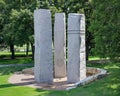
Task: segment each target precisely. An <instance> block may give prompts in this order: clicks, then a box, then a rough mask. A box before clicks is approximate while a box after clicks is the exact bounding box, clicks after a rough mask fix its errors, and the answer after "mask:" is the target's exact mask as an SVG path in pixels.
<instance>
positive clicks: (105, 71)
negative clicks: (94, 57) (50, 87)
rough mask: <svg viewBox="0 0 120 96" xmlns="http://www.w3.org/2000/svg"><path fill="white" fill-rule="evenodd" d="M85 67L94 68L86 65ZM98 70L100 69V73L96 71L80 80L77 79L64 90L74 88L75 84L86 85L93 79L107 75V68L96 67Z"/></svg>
mask: <svg viewBox="0 0 120 96" xmlns="http://www.w3.org/2000/svg"><path fill="white" fill-rule="evenodd" d="M87 68H94V67H87ZM96 69H97V70H98V71H100V73H97V74H95V75H92V76H89V77H87V78H85V79H83V80H81V81H78V82H76V83H75V84H74V86H73V87H69V88H66V90H70V89H73V88H76V87H77V86H83V85H86V84H88V83H90V82H92V81H95V80H97V79H100V78H102V77H104V76H106V75H107V70H104V69H101V68H96Z"/></svg>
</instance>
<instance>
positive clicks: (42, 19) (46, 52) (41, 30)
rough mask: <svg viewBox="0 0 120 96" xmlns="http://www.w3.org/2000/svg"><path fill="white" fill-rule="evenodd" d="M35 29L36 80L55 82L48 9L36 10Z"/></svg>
mask: <svg viewBox="0 0 120 96" xmlns="http://www.w3.org/2000/svg"><path fill="white" fill-rule="evenodd" d="M34 24H35V25H34V29H35V70H34V73H35V81H36V82H38V83H40V82H53V62H52V59H53V58H52V57H53V55H52V24H51V13H50V10H47V9H38V10H35V11H34Z"/></svg>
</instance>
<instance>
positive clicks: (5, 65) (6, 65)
mask: <svg viewBox="0 0 120 96" xmlns="http://www.w3.org/2000/svg"><path fill="white" fill-rule="evenodd" d="M33 65H34V64H4V65H0V68H1V67H14V66H33Z"/></svg>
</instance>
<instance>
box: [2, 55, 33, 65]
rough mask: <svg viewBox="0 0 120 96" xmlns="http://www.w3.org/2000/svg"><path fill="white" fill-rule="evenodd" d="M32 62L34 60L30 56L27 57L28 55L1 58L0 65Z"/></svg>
mask: <svg viewBox="0 0 120 96" xmlns="http://www.w3.org/2000/svg"><path fill="white" fill-rule="evenodd" d="M31 63H32V64H33V63H34V61H33V60H32V58H28V57H21V58H17V59H14V60H12V59H1V60H0V65H3V64H31Z"/></svg>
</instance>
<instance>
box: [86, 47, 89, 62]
mask: <svg viewBox="0 0 120 96" xmlns="http://www.w3.org/2000/svg"><path fill="white" fill-rule="evenodd" d="M88 57H89V45H86V61H88Z"/></svg>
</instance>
